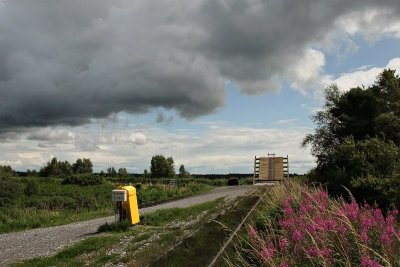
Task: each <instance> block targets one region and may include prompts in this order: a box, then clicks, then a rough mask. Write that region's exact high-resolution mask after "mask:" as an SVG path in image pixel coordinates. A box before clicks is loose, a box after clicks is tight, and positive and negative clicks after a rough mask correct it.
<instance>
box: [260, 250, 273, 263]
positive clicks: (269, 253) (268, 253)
mask: <svg viewBox="0 0 400 267" xmlns="http://www.w3.org/2000/svg"><path fill="white" fill-rule="evenodd" d="M275 251H276V249H273V248H269V247H265V248H263V249H262V250H261V252H260V254H261V257H262V258H263V260H264V261H267V262H268V261H270V260H271V259H272V258H273V257H274V255H275Z"/></svg>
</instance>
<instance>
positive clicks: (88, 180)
mask: <svg viewBox="0 0 400 267" xmlns="http://www.w3.org/2000/svg"><path fill="white" fill-rule="evenodd" d="M102 183H103V178H102V177H99V176H93V175H91V174H81V175H71V176H68V177H67V178H65V179H64V180H63V181H62V184H64V185H66V184H75V185H81V186H89V185H99V184H102Z"/></svg>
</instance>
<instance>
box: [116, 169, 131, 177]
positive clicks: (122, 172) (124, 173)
mask: <svg viewBox="0 0 400 267" xmlns="http://www.w3.org/2000/svg"><path fill="white" fill-rule="evenodd" d="M118 176H119V177H128V176H129V173H128V171H127V170H126V168H119V169H118Z"/></svg>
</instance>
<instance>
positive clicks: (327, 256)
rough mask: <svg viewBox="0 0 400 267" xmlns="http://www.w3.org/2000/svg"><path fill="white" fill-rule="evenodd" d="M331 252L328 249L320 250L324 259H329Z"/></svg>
mask: <svg viewBox="0 0 400 267" xmlns="http://www.w3.org/2000/svg"><path fill="white" fill-rule="evenodd" d="M331 253H332V252H331V250H330V249H329V248H323V249H321V256H322V257H324V258H329V257H330V256H331Z"/></svg>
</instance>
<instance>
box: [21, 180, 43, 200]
mask: <svg viewBox="0 0 400 267" xmlns="http://www.w3.org/2000/svg"><path fill="white" fill-rule="evenodd" d="M39 191H40V189H39V182H38V181H37V180H34V179H31V180H29V181H28V183H27V184H26V186H25V189H24V193H25V195H27V196H33V195H37V194H38V193H39Z"/></svg>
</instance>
